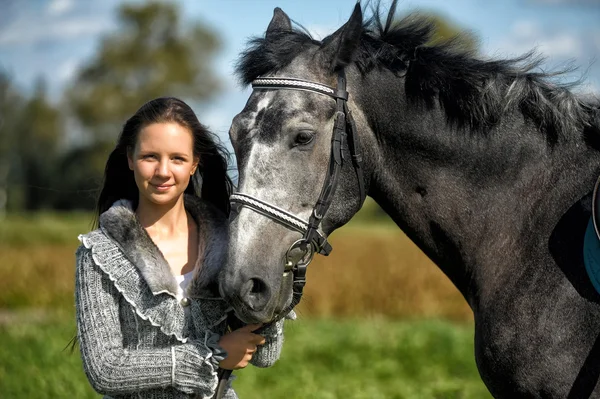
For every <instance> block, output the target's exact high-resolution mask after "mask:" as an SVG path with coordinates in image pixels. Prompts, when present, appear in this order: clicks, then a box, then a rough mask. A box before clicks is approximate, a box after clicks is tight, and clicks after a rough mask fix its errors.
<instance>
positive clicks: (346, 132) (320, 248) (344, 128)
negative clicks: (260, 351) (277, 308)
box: [213, 70, 366, 399]
mask: <svg viewBox="0 0 600 399" xmlns="http://www.w3.org/2000/svg"><path fill="white" fill-rule="evenodd" d="M252 88H253V89H254V90H304V91H312V92H314V93H319V94H323V95H326V96H329V97H331V98H333V99H334V100H335V102H336V105H337V112H336V115H335V124H334V127H333V135H332V137H331V154H330V156H329V167H328V168H327V175H326V176H325V181H324V183H323V187H322V188H321V193H320V194H319V198H318V199H317V202H316V203H315V206H314V207H313V210H312V212H311V215H310V217H309V219H308V221H305V220H303V219H302V218H299V217H298V216H296V215H294V214H293V213H291V212H288V211H286V210H284V209H281V208H279V207H277V206H275V205H273V204H270V203H269V202H267V201H265V200H263V199H260V198H256V197H253V196H251V195H249V194H244V193H241V192H236V193H234V194H232V195H231V196H230V197H229V201H230V202H231V205H232V207H233V206H236V207H246V208H249V209H251V210H253V211H254V212H257V213H259V214H261V215H263V216H265V217H267V218H269V219H271V220H273V221H275V222H277V223H280V224H282V225H284V226H285V227H287V228H288V229H290V230H294V231H297V232H299V233H301V234H302V238H301V239H299V240H297V241H296V242H294V243H293V244H292V245H291V246H290V247H289V248H288V250H287V251H286V255H285V265H284V270H283V275H284V277H286V276H288V275H289V273H290V272H291V273H293V281H292V287H293V298H292V303H291V304H290V306H289V307H288V308H287V309H286V310H285V311H283V312H282V314H281V315H280V316H281V317H283V316H285V315H286V314H287V312H289V311H291V310H292V309H293V308H294V306H296V305H297V304H298V303H299V302H300V299H301V298H302V292H303V290H304V286H305V285H306V269H307V267H308V265H309V264H310V262H311V261H312V259H313V257H314V254H315V253H319V254H321V255H329V254H330V253H331V251H332V250H333V248H332V247H331V245H330V244H329V242H327V238H326V237H325V236H324V235H323V234H321V232H320V231H319V227H320V226H321V221H322V220H323V218H324V217H325V215H326V214H327V211H328V210H329V206H330V205H331V202H332V200H333V196H334V194H335V190H336V188H337V185H338V180H339V175H340V171H341V168H342V166H343V164H344V162H345V161H347V159H346V156H345V155H344V149H346V148H348V149H349V152H350V157H351V161H352V166H353V168H354V171H355V172H356V178H357V180H358V188H359V192H360V205H359V207H360V206H362V203H363V202H364V200H365V198H366V191H365V182H364V177H363V171H362V162H363V160H362V155H361V154H360V153H359V149H360V143H359V139H358V135H357V132H356V124H355V123H354V118H353V117H352V113H351V112H350V110H349V109H348V92H347V91H346V75H345V73H344V71H343V70H340V71H339V72H338V77H337V87H336V88H333V87H330V86H326V85H323V84H320V83H315V82H310V81H306V80H301V79H295V78H286V77H265V78H257V79H255V80H254V81H253V82H252ZM296 249H300V250H302V251H303V254H302V256H301V257H300V258H299V259H298V260H296V261H295V262H294V261H293V259H292V252H293V251H294V250H296ZM284 281H285V278H284ZM218 375H219V383H218V385H217V391H216V393H215V395H214V397H213V398H214V399H221V398H222V397H223V395H224V392H225V386H226V384H227V380H228V379H229V376H230V375H231V370H222V369H220V370H219V373H218Z"/></svg>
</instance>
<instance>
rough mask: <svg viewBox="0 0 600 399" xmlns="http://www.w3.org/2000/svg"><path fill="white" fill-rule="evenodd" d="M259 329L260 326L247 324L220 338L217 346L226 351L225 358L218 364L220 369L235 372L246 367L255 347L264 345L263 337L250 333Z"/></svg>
mask: <svg viewBox="0 0 600 399" xmlns="http://www.w3.org/2000/svg"><path fill="white" fill-rule="evenodd" d="M260 327H261V324H248V325H247V326H244V327H242V328H240V329H237V330H234V331H232V332H230V333H228V334H225V335H223V336H222V337H221V339H220V340H219V346H221V348H223V349H225V350H226V351H227V357H226V358H225V359H223V360H221V362H220V363H219V366H220V367H221V368H222V369H227V370H236V369H241V368H244V367H246V366H247V365H248V362H250V359H252V355H253V354H254V352H256V347H257V345H262V344H264V343H265V337H263V336H262V335H258V334H254V333H253V332H252V331H254V330H256V329H258V328H260Z"/></svg>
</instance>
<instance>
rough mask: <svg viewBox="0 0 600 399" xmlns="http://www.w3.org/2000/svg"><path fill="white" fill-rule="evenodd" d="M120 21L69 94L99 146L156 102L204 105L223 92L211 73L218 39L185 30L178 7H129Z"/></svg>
mask: <svg viewBox="0 0 600 399" xmlns="http://www.w3.org/2000/svg"><path fill="white" fill-rule="evenodd" d="M118 17H119V22H120V29H119V30H118V31H116V32H114V33H113V34H111V35H109V36H107V37H105V38H104V40H103V41H102V44H101V46H100V49H99V51H98V53H97V55H96V56H95V57H94V58H93V59H92V60H91V61H90V62H89V63H88V64H87V65H85V66H84V67H83V69H82V70H81V71H80V73H79V74H78V76H77V78H76V80H75V82H74V83H73V84H72V85H71V87H70V88H69V90H68V93H67V99H68V102H69V104H70V105H71V107H72V109H73V111H74V113H75V115H76V117H77V119H78V120H79V121H80V122H81V124H82V125H83V126H84V127H85V128H86V129H88V130H89V131H91V132H92V133H93V135H94V137H95V138H96V139H99V140H114V138H115V137H116V135H117V133H118V130H119V127H120V126H121V125H122V124H123V122H124V121H125V120H126V119H127V117H129V116H131V115H132V114H133V113H134V112H135V111H136V110H137V109H138V108H139V107H140V106H141V105H142V104H143V103H145V102H147V101H149V100H151V99H153V98H156V97H161V96H166V95H174V96H177V97H182V98H185V99H188V100H191V101H196V102H201V101H206V100H207V99H209V98H210V97H211V95H213V94H214V93H215V91H216V89H217V88H218V84H217V78H216V76H215V75H214V73H213V70H212V68H211V59H212V56H213V55H214V53H215V51H216V50H217V49H218V47H219V41H218V39H217V37H216V36H215V35H214V34H213V33H212V32H211V31H209V30H208V29H207V28H206V27H204V26H202V25H201V24H198V23H196V24H193V25H191V26H184V24H183V23H182V21H181V16H180V12H179V9H178V8H177V6H176V5H175V4H169V3H160V2H151V3H144V4H141V5H140V4H124V5H122V6H121V7H120V9H119V11H118Z"/></svg>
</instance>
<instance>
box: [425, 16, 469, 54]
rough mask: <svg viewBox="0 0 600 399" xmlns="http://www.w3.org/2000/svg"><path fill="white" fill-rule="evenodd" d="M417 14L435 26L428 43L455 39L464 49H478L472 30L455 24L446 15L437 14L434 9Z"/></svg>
mask: <svg viewBox="0 0 600 399" xmlns="http://www.w3.org/2000/svg"><path fill="white" fill-rule="evenodd" d="M419 15H422V16H424V17H425V18H427V19H429V20H430V21H431V22H432V23H433V25H434V26H435V32H434V34H433V37H432V38H431V40H430V41H429V44H430V45H431V44H437V43H442V42H446V41H449V40H455V41H456V42H457V44H460V45H461V46H462V47H463V48H464V49H465V50H469V51H473V52H477V51H478V50H479V40H478V38H477V36H476V35H475V34H474V33H473V32H472V31H469V30H465V28H462V27H460V26H459V25H457V24H455V23H454V22H453V21H451V20H450V19H448V18H447V17H444V16H442V15H440V14H437V13H436V12H435V11H423V12H420V13H419Z"/></svg>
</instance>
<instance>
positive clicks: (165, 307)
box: [75, 195, 283, 398]
mask: <svg viewBox="0 0 600 399" xmlns="http://www.w3.org/2000/svg"><path fill="white" fill-rule="evenodd" d="M184 202H185V207H186V209H187V211H188V212H189V213H190V214H191V215H192V217H193V218H194V219H195V221H196V223H197V225H198V232H199V240H198V241H199V243H200V244H199V245H200V248H199V252H198V253H199V254H203V255H204V256H203V257H202V256H199V260H198V262H201V263H202V265H201V267H197V268H196V272H195V275H194V278H193V280H192V282H191V283H190V286H189V288H188V290H187V293H186V295H187V297H188V298H189V300H188V302H187V306H186V307H184V306H183V305H186V302H181V301H180V300H178V299H177V298H176V293H177V282H176V280H175V278H174V277H173V275H172V274H171V271H170V267H169V265H168V263H167V262H166V260H165V259H164V257H163V255H162V254H161V252H160V250H159V249H158V247H157V246H156V245H155V244H154V243H153V242H152V240H151V239H150V237H149V236H148V234H147V233H146V231H145V229H144V228H143V227H142V226H141V225H140V224H139V222H138V220H137V218H136V217H135V213H134V212H133V210H132V206H131V203H130V202H129V201H125V200H121V201H117V202H116V203H115V204H114V205H113V206H112V207H111V208H110V209H109V210H107V211H106V212H104V213H103V214H102V215H101V217H100V229H98V230H95V231H93V232H91V233H89V234H86V235H81V236H79V239H80V240H81V242H82V245H81V246H80V247H79V249H78V250H77V254H76V258H77V271H76V292H75V303H76V311H77V335H78V338H79V343H80V348H81V356H82V359H83V368H84V371H85V373H86V375H87V377H88V379H89V381H90V383H91V385H92V386H93V387H94V389H95V390H96V391H98V392H100V393H103V394H106V395H108V396H110V397H114V398H190V397H192V398H193V397H199V398H210V397H211V396H212V395H213V394H214V391H215V388H216V386H217V373H216V371H217V368H218V363H219V361H220V360H222V359H223V358H224V356H226V353H225V352H224V351H223V349H222V348H220V347H219V346H218V344H217V342H218V340H219V337H220V336H221V335H222V334H223V333H224V332H225V329H226V316H227V315H226V313H227V312H228V311H230V310H231V308H230V307H229V306H228V305H227V304H226V303H225V301H223V300H222V299H221V298H220V297H219V295H218V290H217V287H216V277H217V274H218V271H219V267H220V266H221V265H222V263H223V261H224V257H225V251H226V247H227V245H226V244H227V241H226V240H227V221H226V219H225V217H224V216H223V215H222V214H221V213H220V212H219V211H217V210H216V209H215V208H214V207H212V206H211V205H209V204H208V203H206V202H204V201H202V200H200V199H198V198H196V197H192V196H187V195H186V196H185V201H184ZM186 308H187V311H186ZM263 335H265V337H266V339H267V343H266V344H265V345H263V346H261V347H259V350H258V351H257V352H256V353H255V355H254V357H253V360H252V363H253V364H255V365H257V366H261V367H266V366H270V365H271V364H273V363H274V362H275V360H277V358H278V357H279V353H280V350H281V345H282V342H283V321H280V322H278V323H276V324H275V325H273V326H272V327H269V330H268V331H266V332H265V333H264V334H263ZM235 397H236V395H235V392H234V391H233V389H231V388H230V387H229V388H228V390H227V393H226V398H235Z"/></svg>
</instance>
